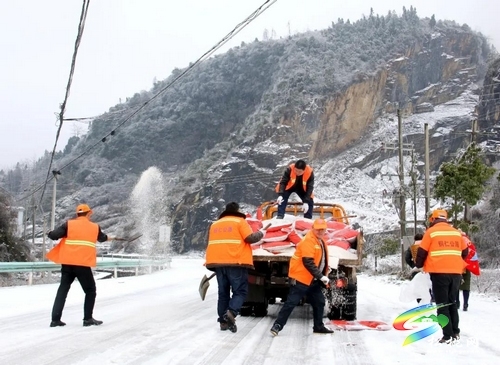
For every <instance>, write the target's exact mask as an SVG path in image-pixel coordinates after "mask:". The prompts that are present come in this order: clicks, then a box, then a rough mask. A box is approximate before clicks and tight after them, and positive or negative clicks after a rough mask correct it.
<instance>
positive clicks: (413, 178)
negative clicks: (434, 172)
mask: <svg viewBox="0 0 500 365" xmlns="http://www.w3.org/2000/svg"><path fill="white" fill-rule="evenodd" d="M415 165H416V161H415V150H412V151H411V170H410V178H411V185H412V188H413V196H412V199H413V234H416V233H417V195H418V186H417V172H416V171H415V170H416V167H415Z"/></svg>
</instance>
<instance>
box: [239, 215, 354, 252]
mask: <svg viewBox="0 0 500 365" xmlns="http://www.w3.org/2000/svg"><path fill="white" fill-rule="evenodd" d="M247 222H248V223H249V224H250V226H251V227H252V230H253V231H254V232H257V231H258V230H259V229H261V228H263V227H264V226H265V225H267V224H268V223H271V226H270V227H269V228H268V229H267V230H266V234H265V236H264V237H263V238H262V240H261V241H260V242H259V243H257V244H253V245H252V247H253V249H257V248H262V249H264V250H267V251H269V252H271V253H280V252H281V251H283V250H286V249H289V248H293V247H295V246H296V245H297V244H298V243H299V242H300V241H301V240H302V238H303V237H304V236H305V235H306V234H307V232H309V230H311V228H312V224H313V222H314V221H313V220H312V219H307V218H296V219H295V220H294V221H290V220H281V219H270V220H266V221H261V220H259V219H255V218H247ZM327 225H328V228H327V230H326V234H325V238H324V239H325V242H326V244H327V245H329V246H338V247H341V248H343V249H345V250H349V249H350V248H355V247H356V239H357V236H358V233H359V232H358V231H357V230H355V229H353V228H351V227H350V226H348V225H347V224H344V223H341V222H337V221H334V220H329V221H327Z"/></svg>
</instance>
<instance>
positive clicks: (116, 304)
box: [0, 258, 500, 365]
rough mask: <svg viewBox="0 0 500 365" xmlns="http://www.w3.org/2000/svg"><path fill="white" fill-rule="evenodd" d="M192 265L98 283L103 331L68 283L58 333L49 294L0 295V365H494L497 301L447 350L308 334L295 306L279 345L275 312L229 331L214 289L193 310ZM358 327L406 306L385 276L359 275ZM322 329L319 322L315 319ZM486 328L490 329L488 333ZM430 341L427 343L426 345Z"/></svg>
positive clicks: (199, 270) (395, 336)
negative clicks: (86, 322) (219, 318)
mask: <svg viewBox="0 0 500 365" xmlns="http://www.w3.org/2000/svg"><path fill="white" fill-rule="evenodd" d="M202 262H203V261H202V260H200V259H189V258H177V259H174V261H173V265H172V268H171V269H169V270H165V271H163V272H158V273H155V274H152V275H144V276H139V277H129V278H120V279H109V280H102V281H98V282H97V285H98V298H97V302H96V309H95V317H96V318H97V319H102V320H103V321H104V324H103V325H102V326H99V327H82V322H81V319H82V306H83V293H82V290H81V288H80V287H79V285H78V283H75V284H73V287H72V289H71V291H70V295H69V297H68V300H67V304H66V308H65V311H64V315H63V321H65V322H66V323H67V326H65V327H58V328H49V326H48V325H49V322H50V311H51V307H52V301H53V298H54V295H55V292H56V290H57V285H55V284H50V285H38V286H32V287H28V286H26V287H12V288H0V322H1V326H0V333H1V338H2V342H1V348H0V363H1V364H12V365H13V364H54V365H56V364H61V365H63V364H64V365H67V364H93V365H96V364H98V365H100V364H172V365H173V364H186V365H188V364H189V365H191V364H228V365H229V364H231V365H234V364H246V365H261V364H268V365H281V364H283V365H284V364H319V363H327V364H330V365H332V364H342V365H347V364H363V365H364V364H366V365H371V364H374V365H375V364H383V365H387V364H405V365H409V364H422V363H426V364H440V365H444V364H453V365H460V364H470V363H472V362H474V363H480V364H492V365H493V364H496V363H498V361H497V359H498V358H500V346H499V345H497V341H496V338H495V335H496V328H498V324H499V322H500V321H499V320H498V316H497V312H498V310H499V309H500V305H499V303H498V302H495V301H494V300H493V299H491V298H484V297H480V296H475V295H474V294H472V295H471V301H470V311H469V312H467V313H463V312H460V314H461V328H462V333H463V340H462V341H461V342H460V344H458V345H456V346H448V345H439V346H438V345H436V344H434V343H431V342H430V341H428V340H422V341H419V342H416V343H413V344H411V345H408V346H405V347H403V346H402V343H403V340H404V338H405V337H406V336H407V335H408V333H406V332H409V331H405V333H403V332H401V331H396V330H394V329H391V330H390V331H350V332H345V331H336V332H335V333H334V334H333V335H318V334H313V333H312V310H311V308H310V306H309V305H305V306H303V307H298V308H296V310H295V311H294V312H293V313H292V316H291V318H290V320H289V322H288V324H287V326H286V327H285V328H284V330H283V331H282V332H280V334H279V336H277V337H274V338H273V337H272V336H271V334H270V332H269V329H270V328H271V325H272V323H273V321H274V318H275V317H276V315H277V313H278V311H279V309H280V307H281V305H280V304H276V305H272V306H270V310H269V314H268V316H267V317H264V318H255V317H238V318H237V324H238V332H237V333H236V334H233V333H231V332H229V331H226V332H221V331H220V330H219V327H218V324H217V322H216V315H215V312H216V310H215V308H216V300H217V283H216V281H215V280H212V281H211V286H210V288H209V290H208V294H207V298H206V300H205V301H201V299H200V297H199V294H198V285H199V282H200V279H201V277H202V276H203V275H204V274H206V273H207V271H206V270H205V269H204V268H203V266H202ZM358 280H359V292H358V318H359V319H378V320H383V321H386V322H387V323H390V324H391V323H392V320H393V319H394V318H395V317H396V316H397V315H399V314H400V313H401V312H403V311H405V310H408V309H410V308H411V307H412V306H413V303H401V302H399V300H398V297H399V286H398V285H397V284H395V283H393V282H391V281H390V279H389V278H388V277H369V276H365V275H360V276H359V279H358ZM325 321H327V319H326V318H325ZM494 324H495V325H494ZM437 336H438V335H434V336H433V339H434V340H435V339H436V338H438V337H437Z"/></svg>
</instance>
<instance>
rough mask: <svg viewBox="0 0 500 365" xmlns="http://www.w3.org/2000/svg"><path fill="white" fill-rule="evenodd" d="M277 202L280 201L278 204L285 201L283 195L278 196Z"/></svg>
mask: <svg viewBox="0 0 500 365" xmlns="http://www.w3.org/2000/svg"><path fill="white" fill-rule="evenodd" d="M276 203H278V205H281V203H283V197H282V196H281V195H280V196H278V199H276Z"/></svg>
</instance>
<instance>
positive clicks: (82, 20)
mask: <svg viewBox="0 0 500 365" xmlns="http://www.w3.org/2000/svg"><path fill="white" fill-rule="evenodd" d="M89 5H90V0H83V4H82V13H81V15H80V22H79V24H78V32H77V35H76V41H75V48H74V51H73V57H72V60H71V67H70V71H69V78H68V83H67V85H66V93H65V95H64V100H63V102H62V104H61V112H60V113H59V127H58V128H57V133H56V140H55V142H54V148H53V149H52V154H51V156H50V162H49V168H48V170H47V177H46V178H45V182H44V184H43V190H42V194H41V196H40V202H39V204H38V205H39V206H41V205H42V200H43V195H44V192H45V188H46V187H47V183H48V181H49V176H50V173H51V169H52V162H53V161H54V156H55V153H56V148H57V141H58V140H59V135H60V134H61V128H62V125H63V121H64V112H65V111H66V103H67V101H68V97H69V91H70V89H71V83H72V82H73V74H74V72H75V65H76V55H77V54H78V48H79V47H80V42H81V40H82V36H83V30H84V29H85V20H86V19H87V13H88V10H89Z"/></svg>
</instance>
